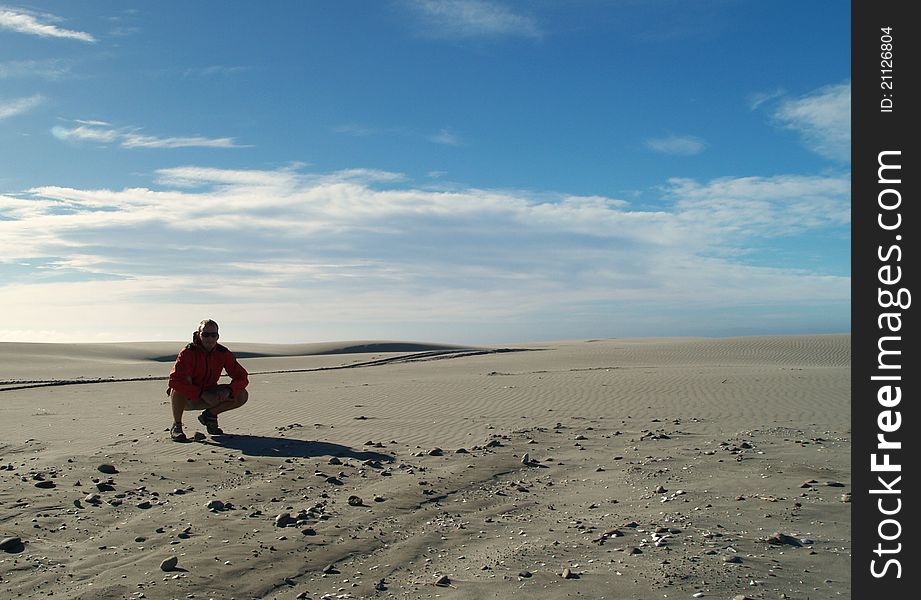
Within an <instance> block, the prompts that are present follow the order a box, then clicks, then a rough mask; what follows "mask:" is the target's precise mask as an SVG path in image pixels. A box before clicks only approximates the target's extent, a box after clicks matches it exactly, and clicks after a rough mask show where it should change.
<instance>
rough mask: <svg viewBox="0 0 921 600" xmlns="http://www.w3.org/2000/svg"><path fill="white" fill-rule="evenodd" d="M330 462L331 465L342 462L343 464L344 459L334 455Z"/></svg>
mask: <svg viewBox="0 0 921 600" xmlns="http://www.w3.org/2000/svg"><path fill="white" fill-rule="evenodd" d="M329 464H331V465H341V464H342V461H341V460H340V459H339V458H338V457H336V456H333V457H332V458H330V459H329Z"/></svg>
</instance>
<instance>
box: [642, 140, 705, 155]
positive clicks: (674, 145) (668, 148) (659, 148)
mask: <svg viewBox="0 0 921 600" xmlns="http://www.w3.org/2000/svg"><path fill="white" fill-rule="evenodd" d="M644 145H645V146H646V147H647V148H649V149H650V150H654V151H656V152H661V153H662V154H672V155H676V156H693V155H695V154H700V153H701V152H703V151H704V149H706V147H707V144H706V142H704V141H703V140H702V139H700V138H697V137H694V136H692V135H669V136H666V137H660V138H650V139H647V140H646V141H645V142H644Z"/></svg>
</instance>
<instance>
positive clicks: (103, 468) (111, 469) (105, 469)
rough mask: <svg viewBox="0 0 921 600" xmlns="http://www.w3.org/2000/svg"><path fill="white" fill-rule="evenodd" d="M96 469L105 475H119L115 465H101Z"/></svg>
mask: <svg viewBox="0 0 921 600" xmlns="http://www.w3.org/2000/svg"><path fill="white" fill-rule="evenodd" d="M96 469H98V470H99V472H100V473H105V474H106V475H115V474H116V473H118V469H116V468H115V465H110V464H101V465H99V466H98V467H96Z"/></svg>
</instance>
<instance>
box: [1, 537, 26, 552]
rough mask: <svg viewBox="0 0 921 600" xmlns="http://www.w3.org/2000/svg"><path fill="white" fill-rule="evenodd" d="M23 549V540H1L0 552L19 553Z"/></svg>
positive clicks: (17, 538)
mask: <svg viewBox="0 0 921 600" xmlns="http://www.w3.org/2000/svg"><path fill="white" fill-rule="evenodd" d="M21 549H22V539H21V538H19V537H17V536H13V537H7V538H3V539H2V540H0V550H2V551H3V552H18V551H20V550H21Z"/></svg>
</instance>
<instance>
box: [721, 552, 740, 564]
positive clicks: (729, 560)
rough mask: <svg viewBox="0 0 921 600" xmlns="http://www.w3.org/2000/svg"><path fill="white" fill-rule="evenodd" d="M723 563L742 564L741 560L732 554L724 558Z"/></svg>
mask: <svg viewBox="0 0 921 600" xmlns="http://www.w3.org/2000/svg"><path fill="white" fill-rule="evenodd" d="M723 562H724V563H740V562H742V558H741V557H739V556H737V555H735V554H732V555H730V556H724V557H723Z"/></svg>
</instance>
